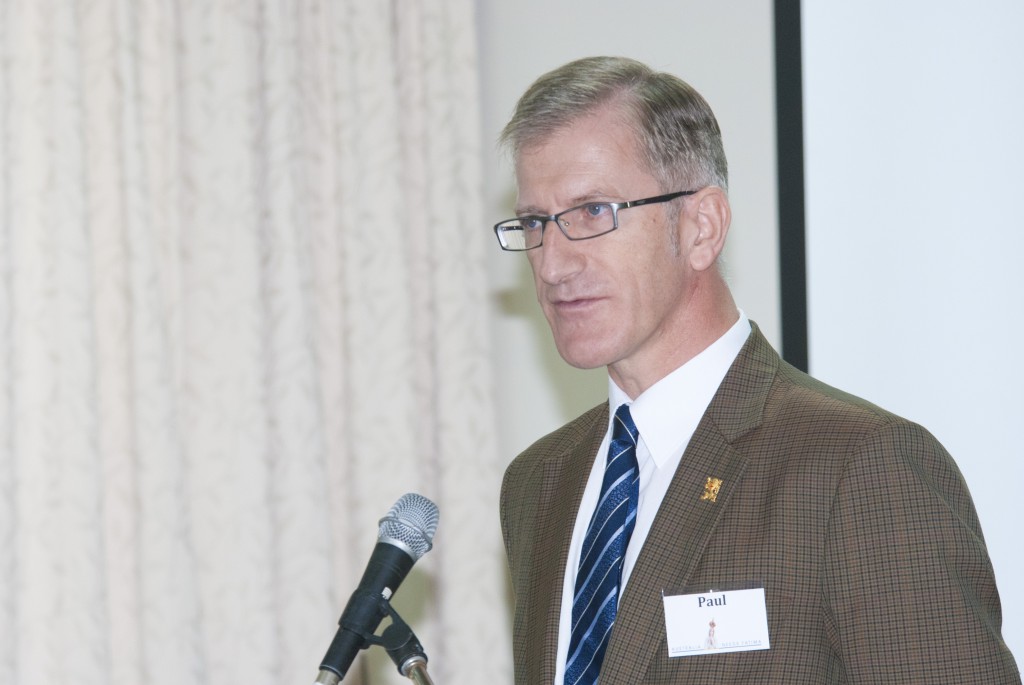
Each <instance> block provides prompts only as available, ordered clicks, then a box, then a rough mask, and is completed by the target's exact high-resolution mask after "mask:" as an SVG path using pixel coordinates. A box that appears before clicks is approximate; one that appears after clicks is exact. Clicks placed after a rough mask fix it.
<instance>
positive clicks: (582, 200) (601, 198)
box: [515, 191, 617, 216]
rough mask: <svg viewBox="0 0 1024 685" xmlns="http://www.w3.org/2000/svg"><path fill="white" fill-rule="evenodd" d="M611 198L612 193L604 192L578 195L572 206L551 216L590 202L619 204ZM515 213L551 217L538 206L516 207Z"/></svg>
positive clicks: (573, 199)
mask: <svg viewBox="0 0 1024 685" xmlns="http://www.w3.org/2000/svg"><path fill="white" fill-rule="evenodd" d="M611 196H612V194H611V193H606V192H602V191H594V192H590V193H587V194H586V195H577V196H576V197H574V198H572V200H570V201H569V202H570V204H568V205H566V206H565V207H563V208H562V209H559V210H556V211H554V212H552V213H551V214H558V212H564V211H565V210H567V209H573V208H574V207H579V206H580V205H585V204H587V203H589V202H617V200H609V199H608V198H609V197H611ZM515 212H516V216H527V215H529V216H550V215H549V214H548V212H547V211H546V210H544V209H542V208H540V207H537V206H536V205H526V206H524V207H516V209H515Z"/></svg>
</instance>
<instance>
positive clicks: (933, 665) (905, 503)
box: [822, 421, 1021, 685]
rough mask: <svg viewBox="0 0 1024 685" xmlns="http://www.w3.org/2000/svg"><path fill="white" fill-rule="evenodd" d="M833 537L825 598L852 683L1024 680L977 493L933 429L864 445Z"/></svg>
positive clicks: (842, 490) (831, 524) (890, 428)
mask: <svg viewBox="0 0 1024 685" xmlns="http://www.w3.org/2000/svg"><path fill="white" fill-rule="evenodd" d="M826 530H827V532H826V540H825V547H824V563H823V565H822V569H823V571H822V572H823V575H824V578H823V579H822V592H823V595H824V596H823V598H822V600H823V603H824V606H825V621H826V630H827V632H828V635H829V640H830V642H831V644H832V648H833V649H834V650H835V651H836V653H837V654H838V655H839V656H840V660H841V662H842V664H843V666H844V668H845V670H846V673H845V680H844V681H845V682H849V683H858V684H859V683H873V684H878V683H909V682H922V683H933V684H935V683H949V684H953V683H956V684H957V685H966V684H968V683H978V684H981V683H1006V684H1012V683H1020V682H1021V680H1020V675H1019V673H1018V670H1017V667H1016V665H1015V664H1014V660H1013V656H1012V655H1011V654H1010V651H1009V649H1008V648H1007V647H1006V644H1005V643H1004V642H1003V640H1002V637H1001V633H1000V624H1001V621H1002V614H1001V609H1000V605H999V595H998V593H997V591H996V584H995V577H994V574H993V570H992V564H991V562H990V560H989V556H988V551H987V549H986V547H985V541H984V539H983V537H982V533H981V527H980V525H979V523H978V517H977V514H976V512H975V509H974V505H973V502H972V501H971V497H970V494H969V493H968V490H967V486H966V484H965V482H964V480H963V477H962V475H961V474H960V471H959V469H958V468H957V467H956V464H955V463H954V461H953V459H952V458H951V457H950V456H949V454H948V453H947V452H946V451H945V450H944V449H943V447H942V446H941V445H940V444H939V443H938V441H937V440H935V438H934V437H932V436H931V435H930V434H929V433H928V432H927V431H926V430H924V429H923V428H921V427H920V426H917V425H914V424H911V423H908V422H905V421H898V422H895V423H892V424H889V425H886V426H884V427H882V428H880V429H879V430H877V431H875V432H873V433H871V434H870V435H868V436H867V437H865V439H863V440H862V441H861V442H860V443H859V444H858V445H857V446H856V448H855V449H854V451H853V453H852V454H851V455H850V457H849V459H848V460H847V463H846V465H845V469H844V473H843V476H842V478H841V480H840V482H839V485H838V488H837V490H836V492H835V495H834V499H833V503H832V507H831V512H830V516H829V521H828V526H827V529H826Z"/></svg>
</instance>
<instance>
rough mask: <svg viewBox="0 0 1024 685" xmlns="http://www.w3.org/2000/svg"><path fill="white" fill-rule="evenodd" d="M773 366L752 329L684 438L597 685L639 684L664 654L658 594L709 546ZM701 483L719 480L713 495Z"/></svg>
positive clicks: (681, 579)
mask: <svg viewBox="0 0 1024 685" xmlns="http://www.w3.org/2000/svg"><path fill="white" fill-rule="evenodd" d="M777 367H778V356H777V355H776V354H775V352H774V350H772V349H771V347H770V346H769V345H768V342H767V341H766V340H765V339H764V337H763V336H762V335H761V333H760V331H759V330H758V329H757V327H756V326H753V330H752V332H751V335H750V338H749V339H748V340H747V343H746V344H745V345H744V347H743V349H742V350H741V351H740V354H739V356H738V357H737V358H736V361H735V362H734V363H733V366H732V367H731V369H730V370H729V372H728V373H727V374H726V376H725V378H724V379H723V381H722V384H721V386H720V387H719V390H718V392H717V393H716V394H715V397H714V399H712V401H711V404H710V405H709V406H708V409H707V411H706V412H705V414H704V417H703V418H702V419H701V422H700V424H699V425H698V426H697V429H696V431H695V432H694V434H693V437H692V438H691V439H690V443H689V445H688V446H687V448H686V451H685V453H684V454H683V458H682V459H681V460H680V463H679V467H678V468H677V469H676V473H675V475H674V476H673V479H672V483H671V484H670V486H669V489H668V491H667V492H666V493H665V499H664V500H663V501H662V504H661V507H660V509H659V510H658V515H657V517H656V518H655V520H654V523H653V524H652V526H651V530H650V532H649V533H648V536H647V540H646V541H645V542H644V546H643V548H642V549H641V551H640V555H639V557H638V558H637V561H636V565H635V566H634V569H633V573H632V575H631V576H630V580H629V583H628V584H627V585H626V588H625V590H624V592H623V595H622V599H621V601H620V603H619V609H618V615H617V617H616V620H615V629H614V630H613V631H612V637H611V641H610V643H609V645H608V651H607V652H606V654H605V660H604V665H603V667H602V671H601V680H602V681H603V682H609V683H639V682H641V681H642V680H643V676H644V673H645V672H646V671H647V668H648V665H649V664H650V661H651V659H653V658H655V657H657V656H658V655H659V654H664V653H665V650H667V645H666V637H665V622H664V608H663V604H662V593H668V594H672V593H677V592H679V591H680V590H682V589H683V588H684V587H685V586H686V585H687V583H688V581H689V579H690V577H691V576H692V573H693V570H694V569H695V568H696V566H697V563H698V561H699V560H700V558H701V556H702V555H703V553H704V550H705V549H706V548H707V547H708V546H709V545H713V544H714V531H715V527H716V525H717V523H718V521H719V519H720V517H721V515H722V512H724V511H725V508H726V507H727V506H728V505H729V500H730V498H731V496H732V493H733V492H734V491H735V490H736V487H737V486H738V485H739V482H740V479H741V478H742V477H743V472H744V469H745V467H746V464H747V455H745V454H743V453H741V452H739V451H737V450H736V449H735V448H734V447H733V446H732V444H733V443H734V442H735V441H736V440H737V439H738V438H739V437H740V436H741V435H743V434H744V433H746V432H748V431H749V430H751V429H753V428H756V427H757V426H759V425H760V423H761V420H762V413H763V409H764V403H765V400H766V398H767V393H768V390H769V388H770V386H771V382H772V380H773V378H774V376H775V371H776V370H777ZM709 478H710V479H717V480H719V481H721V484H720V487H719V489H718V491H717V493H715V494H714V495H713V496H712V492H711V491H712V490H714V488H713V485H714V480H712V482H711V483H710V484H709V481H708V479H709ZM709 485H710V486H712V487H711V489H710V490H709V489H708V488H709ZM570 533H571V531H570ZM563 568H564V564H563Z"/></svg>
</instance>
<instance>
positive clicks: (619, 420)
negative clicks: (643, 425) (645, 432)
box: [612, 404, 640, 447]
mask: <svg viewBox="0 0 1024 685" xmlns="http://www.w3.org/2000/svg"><path fill="white" fill-rule="evenodd" d="M639 439H640V431H638V430H637V429H636V424H635V423H633V415H632V414H630V413H629V405H628V404H621V405H619V408H618V409H616V410H615V420H614V422H613V425H612V442H621V441H628V442H630V443H632V444H633V446H634V447H636V442H637V440H639Z"/></svg>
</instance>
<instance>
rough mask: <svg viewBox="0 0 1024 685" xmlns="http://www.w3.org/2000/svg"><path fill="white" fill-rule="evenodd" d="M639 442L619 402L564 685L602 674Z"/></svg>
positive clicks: (583, 562) (580, 577)
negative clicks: (602, 663)
mask: <svg viewBox="0 0 1024 685" xmlns="http://www.w3.org/2000/svg"><path fill="white" fill-rule="evenodd" d="M638 439H639V432H638V431H637V429H636V425H635V424H634V423H633V417H632V416H630V414H629V405H625V404H623V405H622V406H620V407H619V408H618V410H616V412H615V421H614V425H613V427H612V441H611V445H609V447H608V462H607V464H605V471H604V481H603V482H602V484H601V499H600V500H599V501H598V503H597V509H595V511H594V517H593V518H592V519H591V520H590V527H589V528H588V529H587V535H586V537H585V538H584V539H583V549H582V550H581V551H580V568H579V571H578V572H577V574H576V591H575V594H574V596H573V601H572V632H571V634H570V638H569V653H568V657H567V658H566V662H565V685H593V684H594V683H596V682H597V676H598V673H600V671H601V661H602V660H603V659H604V652H605V648H607V646H608V639H609V637H610V636H611V632H612V625H613V624H614V623H615V613H616V610H617V609H618V604H619V585H620V584H621V581H622V560H623V557H624V556H625V554H626V546H627V545H628V544H629V537H630V535H632V534H633V526H634V524H635V523H636V505H637V499H638V498H639V474H640V469H639V467H638V466H637V463H636V443H637V440H638Z"/></svg>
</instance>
